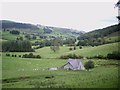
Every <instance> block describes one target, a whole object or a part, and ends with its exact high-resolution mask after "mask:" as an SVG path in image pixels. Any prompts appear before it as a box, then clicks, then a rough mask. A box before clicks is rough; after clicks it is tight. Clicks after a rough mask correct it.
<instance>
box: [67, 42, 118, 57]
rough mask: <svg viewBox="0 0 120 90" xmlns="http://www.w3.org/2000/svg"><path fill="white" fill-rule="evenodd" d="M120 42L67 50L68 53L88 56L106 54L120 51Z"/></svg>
mask: <svg viewBox="0 0 120 90" xmlns="http://www.w3.org/2000/svg"><path fill="white" fill-rule="evenodd" d="M119 44H120V42H119V43H112V44H105V45H100V46H95V47H89V48H83V49H80V50H75V51H71V52H67V53H66V54H68V53H75V54H77V55H82V56H88V57H91V56H96V55H103V56H106V55H107V54H108V53H111V52H113V51H118V50H119V47H118V45H119Z"/></svg>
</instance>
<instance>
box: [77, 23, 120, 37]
mask: <svg viewBox="0 0 120 90" xmlns="http://www.w3.org/2000/svg"><path fill="white" fill-rule="evenodd" d="M119 31H120V25H112V26H109V27H106V28H103V29H98V30H94V31H91V32H88V33H85V34H83V35H81V36H79V37H78V38H79V39H83V38H84V39H86V38H89V37H90V38H99V37H106V36H109V35H110V34H112V33H118V32H119ZM116 35H118V34H116Z"/></svg>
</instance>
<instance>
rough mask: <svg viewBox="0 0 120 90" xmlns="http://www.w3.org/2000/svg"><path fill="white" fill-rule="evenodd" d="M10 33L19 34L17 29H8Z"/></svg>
mask: <svg viewBox="0 0 120 90" xmlns="http://www.w3.org/2000/svg"><path fill="white" fill-rule="evenodd" d="M10 33H11V34H15V35H19V34H20V32H19V31H17V30H12V31H10Z"/></svg>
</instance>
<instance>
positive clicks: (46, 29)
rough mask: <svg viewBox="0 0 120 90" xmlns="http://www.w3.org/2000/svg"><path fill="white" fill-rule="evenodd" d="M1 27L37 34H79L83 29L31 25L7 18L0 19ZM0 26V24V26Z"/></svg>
mask: <svg viewBox="0 0 120 90" xmlns="http://www.w3.org/2000/svg"><path fill="white" fill-rule="evenodd" d="M0 22H1V23H2V28H3V29H10V30H12V29H16V30H19V31H22V32H26V33H31V34H33V33H38V34H47V35H48V34H52V35H53V34H55V35H59V34H69V35H73V36H74V35H75V36H76V35H81V34H83V31H77V30H73V29H68V28H61V27H52V26H44V25H33V24H28V23H20V22H14V21H9V20H1V21H0ZM0 27H1V26H0Z"/></svg>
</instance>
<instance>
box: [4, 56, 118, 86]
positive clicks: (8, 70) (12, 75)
mask: <svg viewBox="0 0 120 90" xmlns="http://www.w3.org/2000/svg"><path fill="white" fill-rule="evenodd" d="M93 61H94V62H95V66H96V67H95V68H94V69H93V70H92V71H66V70H63V71H61V70H60V71H49V70H47V69H48V68H50V67H59V66H62V65H64V64H65V63H66V62H67V61H66V60H60V59H23V58H15V57H13V58H11V57H3V62H2V63H3V66H2V68H3V88H7V87H9V88H20V87H22V88H101V87H102V88H115V87H117V83H118V68H117V67H116V64H118V62H117V61H115V60H114V61H113V60H110V61H106V60H93ZM82 62H83V63H85V62H86V61H82ZM111 64H112V65H111ZM47 76H54V78H50V79H46V78H45V77H47Z"/></svg>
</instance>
